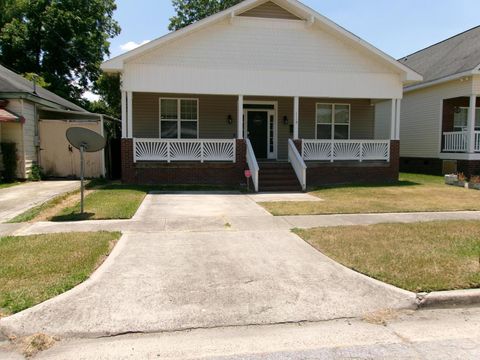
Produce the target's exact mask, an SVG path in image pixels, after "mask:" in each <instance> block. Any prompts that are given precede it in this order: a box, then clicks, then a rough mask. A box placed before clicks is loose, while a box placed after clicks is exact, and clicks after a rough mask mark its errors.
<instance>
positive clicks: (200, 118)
mask: <svg viewBox="0 0 480 360" xmlns="http://www.w3.org/2000/svg"><path fill="white" fill-rule="evenodd" d="M102 68H103V70H104V71H106V72H111V73H120V74H121V76H122V99H123V115H122V138H123V140H122V174H123V180H124V181H125V182H132V183H210V184H228V185H238V184H239V183H241V182H242V181H244V177H243V176H244V173H243V170H244V169H245V168H247V167H248V168H249V169H250V170H251V171H252V176H253V182H254V185H255V189H256V190H292V189H295V188H298V187H301V188H303V189H305V186H306V185H307V183H308V184H309V185H320V184H327V183H348V182H372V181H375V182H381V181H394V180H396V179H397V178H398V139H399V116H400V101H401V98H402V94H403V91H402V90H403V86H405V85H409V84H413V83H415V82H416V81H419V80H421V79H422V77H421V76H420V75H418V74H417V73H416V72H414V71H413V70H411V69H410V68H408V67H407V66H404V65H402V64H401V63H399V62H397V61H396V60H395V59H393V58H391V57H390V56H388V55H386V54H385V53H383V52H381V51H380V50H378V49H376V48H375V47H373V46H372V45H370V44H368V43H367V42H365V41H363V40H362V39H360V38H359V37H357V36H355V35H354V34H352V33H350V32H348V31H347V30H345V29H344V28H342V27H340V26H339V25H337V24H335V23H333V22H332V21H330V20H329V19H327V18H325V17H324V16H322V15H320V14H318V13H317V12H315V11H314V10H312V9H310V8H309V7H307V6H305V5H303V4H302V3H300V2H299V1H296V0H271V1H268V0H246V1H243V2H241V3H239V4H238V5H236V6H233V7H231V8H229V9H227V10H225V11H222V12H220V13H218V14H215V15H213V16H210V17H208V18H206V19H203V20H201V21H198V22H197V23H194V24H192V25H190V26H187V27H186V28H183V29H181V30H179V31H176V32H173V33H170V34H168V35H166V36H164V37H161V38H158V39H156V40H154V41H151V42H149V43H147V44H145V45H143V46H140V47H138V48H136V49H134V50H132V51H129V52H127V53H125V54H123V55H120V56H118V57H115V58H113V59H111V60H108V61H106V62H105V63H104V64H103V65H102ZM379 102H383V104H385V103H386V104H387V106H386V107H385V106H382V107H381V108H379V109H378V111H377V106H376V104H377V103H379ZM378 129H381V130H378ZM376 134H382V135H381V137H380V136H379V137H377V136H376ZM287 161H288V162H287Z"/></svg>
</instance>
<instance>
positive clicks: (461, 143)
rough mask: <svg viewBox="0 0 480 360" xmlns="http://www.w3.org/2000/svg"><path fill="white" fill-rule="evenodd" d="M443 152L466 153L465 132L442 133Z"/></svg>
mask: <svg viewBox="0 0 480 360" xmlns="http://www.w3.org/2000/svg"><path fill="white" fill-rule="evenodd" d="M475 135H476V134H475ZM443 151H447V152H465V151H467V132H466V131H452V132H444V133H443Z"/></svg>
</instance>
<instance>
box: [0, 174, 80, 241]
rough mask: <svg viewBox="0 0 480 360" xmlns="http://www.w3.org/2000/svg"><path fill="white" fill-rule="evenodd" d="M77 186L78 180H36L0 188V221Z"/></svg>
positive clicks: (78, 185) (6, 219) (78, 184)
mask: <svg viewBox="0 0 480 360" xmlns="http://www.w3.org/2000/svg"><path fill="white" fill-rule="evenodd" d="M79 187H80V182H79V181H38V182H27V183H25V184H20V185H16V186H12V187H9V188H6V189H0V223H2V222H5V221H8V220H10V219H12V218H14V217H15V216H17V215H19V214H21V213H23V212H24V211H26V210H28V209H30V208H32V207H34V206H37V205H40V204H43V203H44V202H46V201H48V200H50V199H52V198H54V197H56V196H59V195H61V194H63V193H66V192H69V191H73V190H76V189H78V188H79ZM0 232H1V229H0Z"/></svg>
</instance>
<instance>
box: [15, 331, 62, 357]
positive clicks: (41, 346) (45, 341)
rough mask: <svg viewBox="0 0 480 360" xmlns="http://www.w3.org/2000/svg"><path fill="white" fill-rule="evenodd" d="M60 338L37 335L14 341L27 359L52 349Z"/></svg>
mask: <svg viewBox="0 0 480 360" xmlns="http://www.w3.org/2000/svg"><path fill="white" fill-rule="evenodd" d="M58 340H59V339H58V338H55V337H52V336H49V335H46V334H35V335H31V336H27V337H24V338H19V339H18V340H14V342H15V343H16V347H17V349H18V350H19V351H21V353H22V354H23V355H25V356H26V357H27V358H29V357H32V356H35V355H36V354H38V353H39V352H41V351H45V350H48V349H50V348H51V347H52V346H53V345H55V343H56V342H57V341H58Z"/></svg>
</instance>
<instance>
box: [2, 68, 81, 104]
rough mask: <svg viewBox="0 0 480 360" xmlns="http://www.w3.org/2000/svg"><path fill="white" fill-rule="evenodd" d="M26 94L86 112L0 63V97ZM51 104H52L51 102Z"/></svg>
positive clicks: (35, 98) (30, 97)
mask: <svg viewBox="0 0 480 360" xmlns="http://www.w3.org/2000/svg"><path fill="white" fill-rule="evenodd" d="M7 94H9V95H13V94H18V95H19V96H20V95H27V96H28V97H29V99H30V100H32V101H35V100H39V99H43V100H46V101H48V102H50V103H54V104H56V105H59V106H60V107H62V108H64V109H67V110H75V111H83V112H87V111H86V110H85V109H83V108H81V107H80V106H78V105H75V104H74V103H72V102H70V101H68V100H65V99H64V98H62V97H61V96H58V95H56V94H54V93H53V92H51V91H48V90H47V89H44V88H42V87H41V86H39V85H36V86H35V90H34V84H33V82H32V81H29V80H27V79H25V78H24V77H23V76H21V75H19V74H17V73H15V72H13V71H11V70H9V69H7V68H6V67H4V66H2V65H0V97H2V95H3V96H5V95H7ZM52 105H53V104H52Z"/></svg>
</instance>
